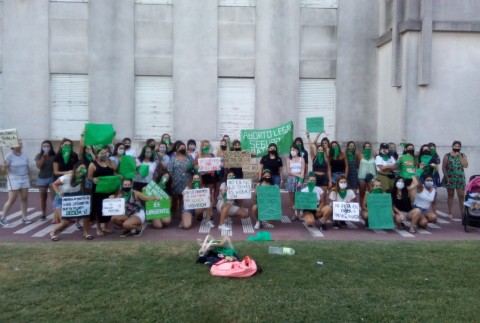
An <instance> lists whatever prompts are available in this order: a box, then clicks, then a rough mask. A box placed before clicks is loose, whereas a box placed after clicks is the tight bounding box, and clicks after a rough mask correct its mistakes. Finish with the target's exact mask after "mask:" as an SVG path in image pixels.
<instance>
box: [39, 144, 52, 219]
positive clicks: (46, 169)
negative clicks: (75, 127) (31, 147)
mask: <svg viewBox="0 0 480 323" xmlns="http://www.w3.org/2000/svg"><path fill="white" fill-rule="evenodd" d="M54 158H55V151H54V150H53V145H52V142H51V141H50V140H44V141H43V142H42V145H41V148H40V152H39V153H38V154H37V155H36V156H35V165H36V166H37V168H38V170H39V171H38V178H37V186H38V190H39V192H40V211H41V212H42V216H41V217H40V219H41V220H42V221H45V220H46V219H47V215H46V212H47V196H48V190H49V189H50V198H51V200H52V201H53V198H54V197H55V195H54V194H53V188H52V184H53V159H54Z"/></svg>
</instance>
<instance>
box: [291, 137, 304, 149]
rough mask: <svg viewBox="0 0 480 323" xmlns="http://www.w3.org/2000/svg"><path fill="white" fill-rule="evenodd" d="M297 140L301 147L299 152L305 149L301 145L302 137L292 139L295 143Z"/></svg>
mask: <svg viewBox="0 0 480 323" xmlns="http://www.w3.org/2000/svg"><path fill="white" fill-rule="evenodd" d="M297 141H300V147H301V149H300V152H302V151H305V147H304V146H303V139H302V137H297V138H295V140H294V141H293V143H294V144H295V143H296V142H297Z"/></svg>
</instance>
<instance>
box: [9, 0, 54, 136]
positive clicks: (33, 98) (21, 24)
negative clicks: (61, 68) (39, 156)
mask: <svg viewBox="0 0 480 323" xmlns="http://www.w3.org/2000/svg"><path fill="white" fill-rule="evenodd" d="M48 5H49V1H48V0H36V1H17V0H5V1H3V45H2V47H3V61H2V65H3V71H2V77H3V109H4V111H5V120H8V124H4V127H6V128H17V130H18V135H19V137H20V138H22V139H25V140H28V139H37V138H49V137H50V114H49V110H50V106H49V68H48Z"/></svg>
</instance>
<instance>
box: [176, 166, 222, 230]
mask: <svg viewBox="0 0 480 323" xmlns="http://www.w3.org/2000/svg"><path fill="white" fill-rule="evenodd" d="M199 188H207V189H208V187H206V186H204V185H203V182H202V177H201V176H200V174H198V173H197V174H195V175H193V177H192V181H191V182H190V183H189V184H188V186H187V187H186V188H185V189H184V190H183V192H182V195H185V191H187V190H192V189H193V190H194V189H199ZM204 214H205V216H206V218H207V222H206V224H207V226H209V227H210V228H213V227H215V225H214V224H213V222H212V205H211V204H210V206H209V207H207V208H198V209H185V207H184V205H182V220H181V222H180V227H181V228H183V229H185V230H187V229H190V228H191V227H192V219H193V217H194V216H195V217H196V218H197V220H199V221H201V220H202V219H203V217H204Z"/></svg>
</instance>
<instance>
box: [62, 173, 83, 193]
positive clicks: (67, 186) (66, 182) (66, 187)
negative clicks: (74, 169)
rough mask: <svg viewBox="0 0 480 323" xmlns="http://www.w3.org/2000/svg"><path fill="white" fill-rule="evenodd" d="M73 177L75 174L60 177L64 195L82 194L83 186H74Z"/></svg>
mask: <svg viewBox="0 0 480 323" xmlns="http://www.w3.org/2000/svg"><path fill="white" fill-rule="evenodd" d="M72 176H73V174H66V175H63V176H60V177H59V180H60V182H62V186H60V187H59V188H60V192H62V193H77V192H80V188H81V185H77V186H72V185H71V182H72Z"/></svg>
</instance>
